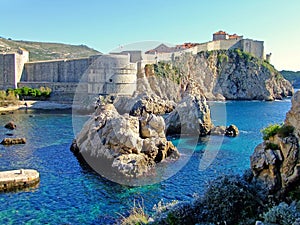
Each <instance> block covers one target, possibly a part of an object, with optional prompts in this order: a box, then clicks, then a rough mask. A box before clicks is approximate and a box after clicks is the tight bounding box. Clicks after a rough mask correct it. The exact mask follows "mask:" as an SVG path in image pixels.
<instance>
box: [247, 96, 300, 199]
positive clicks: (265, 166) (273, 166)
mask: <svg viewBox="0 0 300 225" xmlns="http://www.w3.org/2000/svg"><path fill="white" fill-rule="evenodd" d="M299 96H300V92H299V91H298V92H297V93H296V94H295V95H294V97H293V99H292V108H291V109H290V111H289V112H288V113H287V115H286V120H285V123H284V125H282V126H281V127H280V128H279V129H278V131H277V132H276V133H275V134H274V135H273V136H271V137H268V139H267V140H265V141H264V142H263V143H261V144H259V145H258V146H257V147H256V148H255V150H254V153H253V154H252V156H251V158H250V161H251V170H252V173H253V175H254V181H253V182H258V183H260V184H261V185H263V186H265V187H266V188H267V192H268V193H269V194H272V195H274V196H275V197H277V199H284V198H285V197H287V194H288V193H290V192H293V191H299V190H300V189H299V187H298V185H299V184H300V154H299V153H300V148H299V130H300V123H299V118H300V111H299V105H300V97H299Z"/></svg>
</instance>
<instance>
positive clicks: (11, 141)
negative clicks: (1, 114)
mask: <svg viewBox="0 0 300 225" xmlns="http://www.w3.org/2000/svg"><path fill="white" fill-rule="evenodd" d="M0 144H2V145H17V144H26V138H4V139H3V140H2V142H1V143H0Z"/></svg>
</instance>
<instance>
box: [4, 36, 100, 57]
mask: <svg viewBox="0 0 300 225" xmlns="http://www.w3.org/2000/svg"><path fill="white" fill-rule="evenodd" d="M18 48H24V49H26V50H27V51H29V58H30V61H39V60H52V59H65V58H68V59H72V58H81V57H88V56H91V55H99V54H101V53H100V52H99V51H97V50H95V49H92V48H89V47H88V46H86V45H69V44H61V43H47V42H34V41H16V40H11V39H5V38H0V52H12V51H16V50H18Z"/></svg>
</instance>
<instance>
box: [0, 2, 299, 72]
mask: <svg viewBox="0 0 300 225" xmlns="http://www.w3.org/2000/svg"><path fill="white" fill-rule="evenodd" d="M0 8H1V13H0V36H2V37H6V38H12V39H17V40H32V41H49V42H63V43H70V44H86V45H88V46H90V47H92V48H95V49H97V50H99V51H101V52H103V53H108V52H109V51H111V50H112V49H115V48H117V47H118V46H120V45H126V44H130V43H134V42H141V41H149V40H151V41H152V40H154V41H161V42H168V43H172V44H179V43H183V42H206V41H209V40H211V38H212V33H214V32H216V31H218V30H225V31H227V32H228V33H237V34H239V35H243V36H244V37H246V38H251V39H255V40H263V41H265V52H266V53H269V52H272V59H271V62H272V63H273V64H274V65H275V67H276V68H277V69H279V70H281V69H288V70H300V43H299V42H300V1H299V0H285V1H283V0H248V1H246V0H245V1H244V0H226V1H224V0H214V1H212V0H194V1H192V0H181V1H179V0H178V1H177V0H161V1H159V0H151V1H149V0H148V1H146V0H139V1H138V0H106V1H104V0H80V1H79V0H78V1H76V0H73V1H71V0H49V1H48V0H26V1H25V0H0Z"/></svg>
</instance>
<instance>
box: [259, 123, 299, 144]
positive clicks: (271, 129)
mask: <svg viewBox="0 0 300 225" xmlns="http://www.w3.org/2000/svg"><path fill="white" fill-rule="evenodd" d="M294 129H295V128H294V127H293V126H289V125H285V124H283V125H280V124H270V125H269V126H267V127H265V128H264V129H262V130H261V133H262V134H263V139H264V140H265V141H266V140H269V138H270V137H273V136H275V135H276V134H277V135H278V136H279V137H281V138H285V137H288V136H289V135H291V134H292V133H293V132H294Z"/></svg>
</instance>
